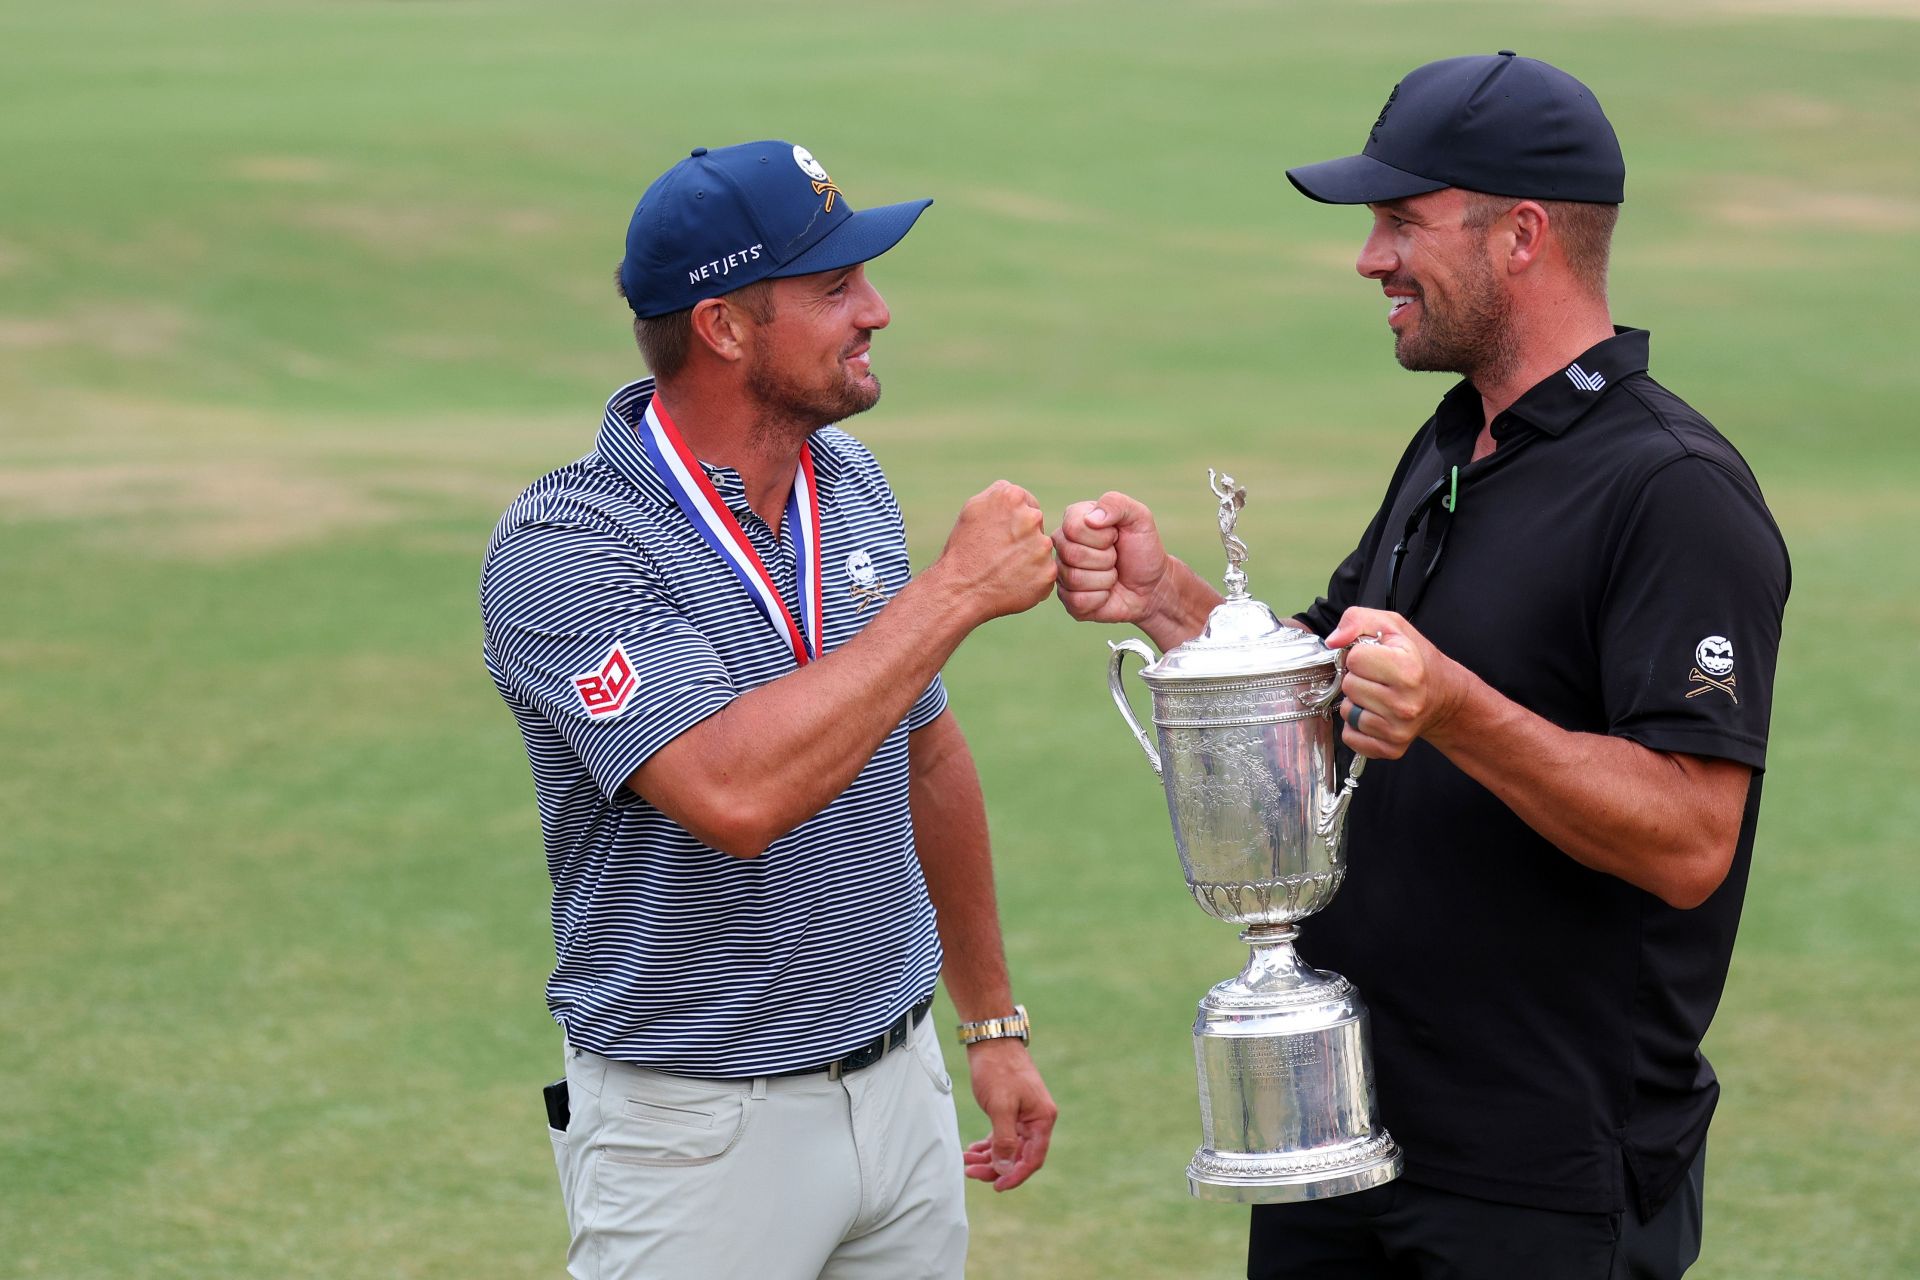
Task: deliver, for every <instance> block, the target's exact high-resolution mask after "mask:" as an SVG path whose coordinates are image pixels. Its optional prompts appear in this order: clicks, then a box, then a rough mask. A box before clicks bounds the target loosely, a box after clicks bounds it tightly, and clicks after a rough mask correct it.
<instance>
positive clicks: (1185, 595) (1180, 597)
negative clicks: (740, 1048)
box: [1140, 556, 1223, 653]
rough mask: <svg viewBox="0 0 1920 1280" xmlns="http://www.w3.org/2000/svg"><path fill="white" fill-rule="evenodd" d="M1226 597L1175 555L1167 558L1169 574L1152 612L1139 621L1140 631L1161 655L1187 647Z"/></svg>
mask: <svg viewBox="0 0 1920 1280" xmlns="http://www.w3.org/2000/svg"><path fill="white" fill-rule="evenodd" d="M1222 598H1223V597H1222V596H1221V595H1220V593H1219V592H1218V591H1215V590H1214V589H1213V587H1212V586H1210V585H1209V584H1208V583H1207V581H1206V580H1205V579H1204V578H1202V577H1201V576H1200V575H1199V574H1197V573H1195V572H1194V571H1193V570H1192V569H1191V568H1189V567H1188V565H1187V563H1186V562H1185V561H1184V560H1181V559H1179V558H1178V557H1176V556H1168V557H1167V571H1166V573H1165V575H1163V576H1162V578H1161V579H1160V585H1159V587H1158V588H1157V589H1156V590H1155V591H1154V596H1153V604H1152V612H1150V613H1149V614H1148V615H1147V616H1146V617H1145V618H1143V619H1141V620H1140V629H1141V630H1142V631H1144V632H1146V633H1147V638H1148V639H1150V640H1152V641H1153V642H1154V644H1155V645H1157V646H1159V648H1160V651H1161V652H1163V653H1164V652H1166V651H1167V650H1168V649H1171V648H1174V647H1175V646H1177V645H1181V644H1185V643H1186V642H1187V641H1189V640H1191V639H1193V638H1194V637H1195V636H1197V635H1199V634H1200V631H1201V628H1203V627H1205V626H1206V625H1207V615H1208V614H1210V613H1212V612H1213V610H1214V606H1215V605H1218V604H1219V603H1220V601H1221V599H1222Z"/></svg>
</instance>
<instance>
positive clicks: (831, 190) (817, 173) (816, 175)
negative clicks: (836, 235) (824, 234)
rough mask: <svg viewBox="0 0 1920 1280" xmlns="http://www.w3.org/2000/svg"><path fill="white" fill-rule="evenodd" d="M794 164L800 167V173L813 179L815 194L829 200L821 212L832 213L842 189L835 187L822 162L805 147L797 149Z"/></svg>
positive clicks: (794, 151)
mask: <svg viewBox="0 0 1920 1280" xmlns="http://www.w3.org/2000/svg"><path fill="white" fill-rule="evenodd" d="M793 162H794V163H795V164H797V165H799V166H800V172H802V173H804V174H806V175H807V177H808V178H810V179H812V181H813V194H815V195H817V196H825V197H826V198H827V203H826V204H825V205H823V206H822V207H821V212H822V213H832V212H833V198H834V197H835V196H837V195H839V194H840V188H838V187H836V186H834V185H833V179H832V178H829V177H828V176H827V171H826V170H825V169H824V168H822V167H821V165H820V162H819V161H818V160H815V159H814V158H813V152H811V151H809V150H807V149H806V148H805V147H795V148H794V149H793Z"/></svg>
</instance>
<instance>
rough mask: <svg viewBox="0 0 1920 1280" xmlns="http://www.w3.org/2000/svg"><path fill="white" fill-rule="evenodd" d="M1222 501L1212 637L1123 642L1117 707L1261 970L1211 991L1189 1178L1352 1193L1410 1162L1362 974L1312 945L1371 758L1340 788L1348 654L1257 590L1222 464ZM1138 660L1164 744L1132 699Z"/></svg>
mask: <svg viewBox="0 0 1920 1280" xmlns="http://www.w3.org/2000/svg"><path fill="white" fill-rule="evenodd" d="M1207 479H1208V482H1209V484H1210V486H1211V488H1212V490H1213V493H1214V496H1215V497H1216V498H1218V499H1219V503H1220V541H1221V544H1222V545H1223V546H1224V547H1225V548H1226V552H1227V572H1226V586H1227V598H1226V599H1225V600H1224V601H1222V602H1221V603H1220V605H1219V606H1217V607H1216V608H1215V609H1214V610H1213V613H1212V614H1211V615H1210V616H1209V617H1208V619H1207V625H1206V627H1205V629H1204V630H1202V631H1201V633H1200V634H1199V635H1197V636H1195V637H1194V638H1193V639H1191V640H1189V641H1187V642H1186V643H1185V644H1183V645H1180V646H1179V647H1177V648H1175V649H1173V650H1170V651H1169V652H1168V653H1166V654H1164V655H1162V656H1161V657H1159V658H1158V659H1155V657H1154V654H1153V650H1152V649H1150V648H1148V647H1147V646H1146V645H1145V644H1143V643H1142V642H1141V641H1139V640H1124V641H1121V642H1119V643H1117V644H1113V645H1112V646H1111V648H1112V650H1113V655H1112V659H1111V662H1110V663H1109V666H1108V669H1107V683H1108V685H1109V687H1110V688H1111V689H1112V692H1113V700H1114V703H1115V704H1116V705H1117V706H1118V707H1119V708H1120V714H1121V715H1122V716H1124V717H1126V721H1127V724H1128V726H1129V727H1130V728H1131V729H1132V730H1133V736H1134V738H1135V739H1136V740H1137V741H1138V742H1139V743H1140V747H1141V749H1142V750H1143V751H1145V752H1146V754H1147V759H1148V760H1149V761H1150V762H1151V763H1152V765H1153V769H1154V772H1155V773H1157V774H1158V775H1159V776H1160V779H1161V782H1162V783H1163V784H1164V785H1165V788H1166V794H1167V809H1168V811H1169V812H1170V813H1171V814H1172V817H1173V837H1174V843H1175V845H1176V846H1177V847H1178V848H1179V850H1180V862H1181V866H1182V867H1183V868H1184V870H1185V871H1186V875H1187V887H1188V889H1189V890H1191V891H1192V893H1193V900H1194V901H1195V902H1197V903H1198V904H1199V905H1200V909H1201V910H1202V911H1205V912H1206V913H1207V914H1208V915H1210V916H1213V917H1215V918H1216V919H1220V920H1228V921H1232V922H1233V923H1235V924H1239V925H1243V926H1245V929H1244V931H1243V932H1242V933H1241V935H1240V937H1241V939H1242V940H1243V941H1245V942H1246V944H1247V945H1248V947H1249V948H1251V951H1252V954H1251V955H1250V956H1249V958H1248V960H1247V967H1246V968H1245V969H1243V970H1241V972H1240V973H1239V975H1238V976H1237V977H1233V978H1229V979H1227V980H1226V981H1225V982H1222V983H1220V984H1218V985H1217V986H1215V987H1214V988H1213V989H1212V990H1211V991H1209V992H1207V995H1206V998H1205V999H1203V1000H1202V1001H1201V1002H1200V1009H1199V1014H1198V1016H1197V1017H1196V1018H1195V1019H1194V1023H1193V1047H1194V1056H1195V1058H1196V1059H1197V1061H1198V1066H1199V1076H1200V1120H1201V1133H1202V1144H1201V1147H1200V1150H1199V1151H1198V1152H1196V1153H1195V1154H1194V1157H1193V1161H1192V1163H1190V1164H1189V1165H1188V1166H1187V1185H1188V1188H1189V1189H1190V1190H1191V1191H1192V1192H1193V1194H1194V1195H1196V1196H1198V1197H1200V1198H1202V1199H1205V1200H1228V1201H1238V1202H1241V1203H1278V1202H1282V1201H1294V1200H1315V1199H1320V1198H1322V1197H1326V1196H1337V1195H1345V1194H1347V1193H1349V1192H1353V1191H1361V1190H1364V1189H1366V1188H1367V1187H1373V1186H1378V1185H1380V1184H1381V1183H1383V1182H1387V1181H1389V1180H1390V1179H1392V1178H1394V1177H1395V1176H1397V1175H1398V1174H1399V1172H1400V1164H1401V1158H1400V1149H1399V1147H1397V1146H1396V1145H1395V1144H1394V1141H1393V1139H1392V1138H1391V1137H1390V1136H1388V1134H1387V1132H1386V1130H1385V1129H1383V1128H1381V1127H1380V1124H1379V1122H1378V1120H1377V1119H1376V1118H1375V1114H1374V1113H1375V1105H1374V1090H1373V1066H1372V1060H1371V1056H1370V1037H1369V1032H1368V1025H1367V1008H1366V1005H1365V1004H1364V1003H1363V1002H1362V1001H1361V999H1360V994H1359V992H1357V991H1355V990H1354V988H1353V984H1352V983H1350V982H1348V981H1347V980H1346V979H1345V978H1342V977H1340V976H1339V975H1338V974H1333V973H1325V972H1322V971H1320V970H1317V969H1313V968H1310V967H1308V965H1307V964H1306V963H1305V962H1304V961H1302V960H1301V959H1300V957H1299V956H1298V955H1297V954H1295V952H1294V949H1293V942H1294V937H1295V936H1296V933H1297V931H1298V930H1297V926H1298V924H1299V922H1300V921H1302V920H1304V919H1306V918H1307V917H1308V916H1310V915H1312V914H1313V913H1314V912H1316V911H1318V910H1320V908H1322V907H1324V906H1325V905H1326V904H1327V903H1328V902H1329V901H1330V900H1331V899H1332V898H1333V895H1334V892H1335V891H1336V890H1337V889H1339V887H1340V881H1341V878H1342V876H1343V875H1344V874H1345V872H1346V857H1345V844H1344V839H1345V834H1346V813H1347V804H1348V802H1349V800H1350V799H1351V798H1352V796H1353V790H1354V787H1355V785H1356V784H1357V783H1358V782H1359V780H1360V771H1361V769H1362V768H1363V767H1364V765H1365V764H1366V761H1365V760H1364V759H1362V758H1359V757H1356V758H1355V759H1354V761H1353V764H1352V767H1351V768H1350V770H1349V771H1348V774H1347V778H1346V782H1345V783H1344V785H1337V784H1336V777H1335V773H1336V765H1335V760H1334V741H1335V738H1334V734H1335V731H1336V727H1337V722H1336V719H1335V717H1336V714H1337V713H1336V712H1335V710H1334V705H1335V703H1337V702H1338V701H1339V698H1340V680H1341V677H1342V676H1343V675H1344V674H1345V670H1346V663H1345V654H1344V652H1342V651H1337V650H1333V649H1329V648H1327V647H1326V645H1324V644H1322V643H1321V642H1320V640H1319V639H1318V638H1317V637H1315V636H1314V635H1313V634H1312V633H1310V632H1307V631H1303V630H1301V629H1299V628H1297V627H1290V626H1286V625H1285V624H1283V623H1282V622H1281V621H1280V620H1279V619H1278V618H1277V617H1275V616H1274V613H1273V611H1272V610H1271V609H1269V608H1268V607H1267V606H1266V605H1264V604H1261V603H1260V602H1259V601H1258V600H1254V599H1252V598H1250V597H1249V596H1248V595H1247V575H1246V572H1245V570H1244V569H1243V568H1242V566H1243V565H1244V564H1245V563H1246V559H1247V545H1246V543H1245V542H1243V541H1241V540H1240V539H1239V538H1238V537H1236V536H1235V535H1234V526H1235V524H1236V523H1237V521H1238V520H1239V517H1240V512H1241V509H1242V508H1243V507H1244V506H1245V505H1246V500H1247V491H1246V489H1245V488H1244V487H1242V486H1240V485H1237V484H1235V483H1234V481H1233V477H1231V476H1226V475H1216V474H1215V473H1214V472H1212V471H1209V472H1208V473H1207ZM1129 653H1132V654H1137V655H1139V656H1140V657H1141V658H1142V659H1144V660H1145V661H1146V663H1147V664H1148V665H1146V666H1145V667H1143V668H1142V669H1141V670H1140V673H1139V674H1140V678H1141V679H1143V680H1145V681H1146V683H1147V687H1148V689H1149V690H1150V691H1151V693H1152V698H1153V725H1154V729H1155V730H1156V737H1157V742H1156V741H1155V739H1151V738H1149V737H1148V736H1147V734H1146V733H1145V732H1144V731H1143V730H1142V729H1141V728H1140V724H1139V722H1138V721H1137V720H1135V719H1134V715H1133V711H1132V708H1131V707H1129V706H1128V704H1127V698H1126V692H1125V690H1124V689H1123V687H1122V683H1121V663H1122V662H1123V661H1124V660H1125V658H1126V656H1127V654H1129Z"/></svg>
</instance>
